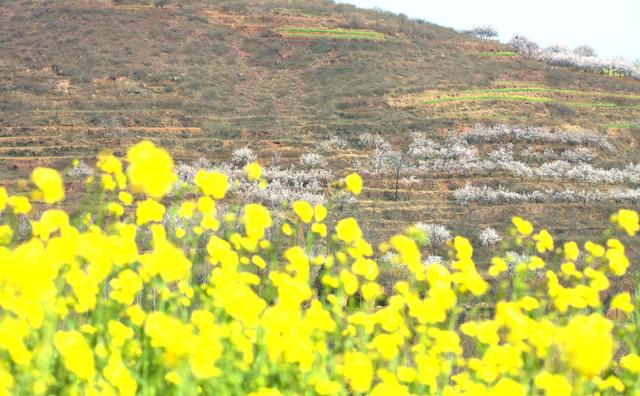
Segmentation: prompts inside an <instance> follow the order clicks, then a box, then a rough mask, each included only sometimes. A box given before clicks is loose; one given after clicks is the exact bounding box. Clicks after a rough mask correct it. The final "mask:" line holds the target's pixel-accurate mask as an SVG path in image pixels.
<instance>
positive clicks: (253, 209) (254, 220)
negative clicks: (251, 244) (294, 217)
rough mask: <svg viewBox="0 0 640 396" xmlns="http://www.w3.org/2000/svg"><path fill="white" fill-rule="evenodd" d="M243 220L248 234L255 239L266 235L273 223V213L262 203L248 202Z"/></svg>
mask: <svg viewBox="0 0 640 396" xmlns="http://www.w3.org/2000/svg"><path fill="white" fill-rule="evenodd" d="M242 221H243V222H244V227H245V230H246V232H247V236H248V237H249V238H253V239H260V238H262V237H264V233H265V230H266V229H267V228H269V227H271V226H272V225H273V221H272V220H271V213H270V212H269V210H268V209H267V208H265V207H264V206H262V205H260V204H247V205H245V206H244V214H243V215H242Z"/></svg>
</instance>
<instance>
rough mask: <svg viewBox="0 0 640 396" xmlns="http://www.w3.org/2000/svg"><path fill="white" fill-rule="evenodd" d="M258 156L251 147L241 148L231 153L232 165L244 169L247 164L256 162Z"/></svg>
mask: <svg viewBox="0 0 640 396" xmlns="http://www.w3.org/2000/svg"><path fill="white" fill-rule="evenodd" d="M256 158H257V157H256V155H255V154H254V153H253V150H251V149H250V148H249V147H246V146H245V147H240V148H239V149H236V150H234V151H233V153H231V163H232V164H234V165H235V166H237V167H243V166H245V165H246V164H248V163H250V162H253V161H255V160H256Z"/></svg>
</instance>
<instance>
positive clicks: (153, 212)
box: [136, 198, 165, 225]
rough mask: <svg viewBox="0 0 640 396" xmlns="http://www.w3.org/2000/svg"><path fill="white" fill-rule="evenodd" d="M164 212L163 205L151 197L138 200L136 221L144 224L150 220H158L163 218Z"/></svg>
mask: <svg viewBox="0 0 640 396" xmlns="http://www.w3.org/2000/svg"><path fill="white" fill-rule="evenodd" d="M164 212H165V208H164V206H163V205H162V204H161V203H159V202H157V201H155V200H153V199H150V198H149V199H146V200H144V201H140V202H138V206H137V208H136V223H137V224H138V225H144V224H147V223H149V222H152V221H156V222H160V221H162V219H163V218H164Z"/></svg>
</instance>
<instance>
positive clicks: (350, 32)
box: [276, 27, 386, 40]
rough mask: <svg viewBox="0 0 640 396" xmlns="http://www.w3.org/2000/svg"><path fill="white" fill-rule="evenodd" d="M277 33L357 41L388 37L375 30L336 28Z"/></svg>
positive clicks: (287, 28) (282, 29)
mask: <svg viewBox="0 0 640 396" xmlns="http://www.w3.org/2000/svg"><path fill="white" fill-rule="evenodd" d="M276 32H278V33H280V34H282V35H283V36H286V37H304V38H331V39H356V40H384V39H386V36H385V35H384V34H382V33H379V32H375V31H373V30H356V29H335V28H305V27H286V28H278V29H276Z"/></svg>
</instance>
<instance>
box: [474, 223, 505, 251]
mask: <svg viewBox="0 0 640 396" xmlns="http://www.w3.org/2000/svg"><path fill="white" fill-rule="evenodd" d="M479 239H480V245H482V246H484V247H489V246H494V245H496V244H498V243H499V242H500V241H501V240H502V237H501V236H500V234H498V231H496V230H495V229H493V228H491V227H488V228H485V229H484V230H482V231H481V232H480V235H479Z"/></svg>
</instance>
